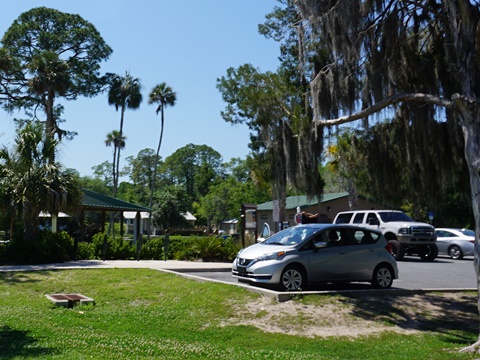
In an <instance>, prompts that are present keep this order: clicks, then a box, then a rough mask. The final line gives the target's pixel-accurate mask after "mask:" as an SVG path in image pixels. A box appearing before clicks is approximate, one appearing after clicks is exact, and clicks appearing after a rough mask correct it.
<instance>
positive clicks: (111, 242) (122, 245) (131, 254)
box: [92, 233, 137, 260]
mask: <svg viewBox="0 0 480 360" xmlns="http://www.w3.org/2000/svg"><path fill="white" fill-rule="evenodd" d="M105 238H107V248H106V253H105V259H107V260H122V259H124V260H128V259H135V258H136V253H137V251H136V247H135V246H133V245H132V242H131V241H129V240H123V239H122V238H121V237H115V238H112V237H109V236H108V235H107V234H105V233H97V234H95V235H94V236H93V237H92V244H93V255H94V257H95V258H98V259H103V256H104V246H105V243H104V241H105V240H104V239H105Z"/></svg>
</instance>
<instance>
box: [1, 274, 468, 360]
mask: <svg viewBox="0 0 480 360" xmlns="http://www.w3.org/2000/svg"><path fill="white" fill-rule="evenodd" d="M53 293H81V294H83V295H85V296H88V297H91V298H93V299H95V302H96V304H95V305H94V306H92V305H86V306H79V307H74V308H73V309H66V308H61V307H57V306H55V305H53V304H52V303H51V302H50V301H49V300H48V299H47V298H46V297H45V294H53ZM332 299H338V297H335V298H332ZM259 300H260V295H258V294H254V293H251V292H249V291H247V290H245V289H243V288H239V287H236V286H233V285H223V284H217V283H211V282H196V281H193V280H190V279H186V278H184V277H181V276H176V275H173V274H169V273H163V272H159V271H155V270H148V269H101V270H93V269H84V270H59V271H38V272H15V273H0V359H32V358H33V359H35V358H38V359H117V360H119V359H292V360H299V359H474V358H476V357H478V356H474V355H472V354H465V353H459V352H458V350H459V349H460V348H462V347H465V346H467V345H469V344H470V343H472V342H474V341H475V340H476V339H477V336H478V326H477V327H474V328H473V329H472V327H471V326H470V327H467V328H465V326H464V325H463V324H458V327H455V326H452V325H451V324H450V325H449V326H441V325H442V324H434V326H433V325H432V324H430V325H429V324H425V325H426V326H425V329H427V330H425V331H422V332H421V333H420V335H418V334H416V335H399V334H395V333H393V332H386V333H384V334H382V335H380V336H378V335H377V336H370V337H360V338H355V339H353V338H346V337H339V338H319V337H314V338H311V337H306V336H300V335H286V334H278V333H270V332H263V331H261V330H259V329H257V328H256V327H253V326H246V325H240V324H237V323H236V322H235V321H233V322H232V321H231V319H232V318H233V319H235V318H238V316H239V309H241V308H242V307H247V306H248V304H251V303H255V302H258V301H259ZM293 301H298V302H302V301H304V302H308V303H309V304H312V303H314V304H317V306H322V303H324V302H325V301H329V300H326V299H325V296H322V297H321V298H320V297H312V296H309V297H307V298H303V299H296V300H293ZM332 301H333V300H332ZM472 306H473V307H475V304H473V305H472ZM372 310H373V309H371V308H370V309H368V311H370V312H371V311H372ZM379 311H385V309H383V310H381V309H379ZM279 315H282V317H281V321H282V322H283V323H285V322H286V321H287V322H288V314H279ZM285 316H287V319H286V318H285ZM453 320H454V319H453ZM290 321H291V322H292V323H296V324H297V325H298V324H299V322H300V325H301V322H302V321H305V322H306V323H307V322H308V314H303V316H302V317H301V318H298V317H295V316H292V318H291V319H290ZM238 323H240V321H239V322H238ZM226 324H228V325H226Z"/></svg>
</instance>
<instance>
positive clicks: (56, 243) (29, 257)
mask: <svg viewBox="0 0 480 360" xmlns="http://www.w3.org/2000/svg"><path fill="white" fill-rule="evenodd" d="M70 259H73V238H72V237H71V236H70V235H69V234H68V233H67V232H64V231H61V232H57V233H52V232H51V231H49V230H43V231H41V232H40V234H39V237H38V239H37V241H33V242H25V241H24V240H23V237H22V236H15V237H13V238H12V240H11V241H10V242H9V243H8V244H6V245H5V246H3V250H1V255H0V261H1V262H2V263H16V264H42V263H52V262H63V261H68V260H70Z"/></svg>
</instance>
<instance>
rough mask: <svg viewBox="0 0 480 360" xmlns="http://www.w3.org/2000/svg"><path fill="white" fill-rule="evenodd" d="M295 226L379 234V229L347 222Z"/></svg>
mask: <svg viewBox="0 0 480 360" xmlns="http://www.w3.org/2000/svg"><path fill="white" fill-rule="evenodd" d="M295 227H309V228H315V229H335V228H342V229H352V230H367V231H370V232H375V233H378V234H381V232H380V231H378V230H375V229H369V228H366V227H363V226H356V225H349V224H330V223H328V224H327V223H310V224H298V225H295Z"/></svg>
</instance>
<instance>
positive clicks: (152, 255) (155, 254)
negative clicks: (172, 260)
mask: <svg viewBox="0 0 480 360" xmlns="http://www.w3.org/2000/svg"><path fill="white" fill-rule="evenodd" d="M140 259H142V260H160V259H162V260H163V237H154V238H150V239H149V240H145V239H144V240H143V246H142V251H141V253H140Z"/></svg>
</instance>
